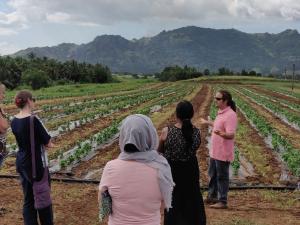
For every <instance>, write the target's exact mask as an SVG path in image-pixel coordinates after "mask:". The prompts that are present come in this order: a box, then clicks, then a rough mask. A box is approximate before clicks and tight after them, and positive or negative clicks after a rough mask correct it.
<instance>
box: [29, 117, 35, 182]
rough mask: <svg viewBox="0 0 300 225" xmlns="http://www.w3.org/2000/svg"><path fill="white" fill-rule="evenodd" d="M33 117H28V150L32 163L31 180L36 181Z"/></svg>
mask: <svg viewBox="0 0 300 225" xmlns="http://www.w3.org/2000/svg"><path fill="white" fill-rule="evenodd" d="M33 119H34V116H33V115H31V116H30V125H29V126H30V148H31V163H32V178H33V180H35V179H36V164H35V143H34V124H33Z"/></svg>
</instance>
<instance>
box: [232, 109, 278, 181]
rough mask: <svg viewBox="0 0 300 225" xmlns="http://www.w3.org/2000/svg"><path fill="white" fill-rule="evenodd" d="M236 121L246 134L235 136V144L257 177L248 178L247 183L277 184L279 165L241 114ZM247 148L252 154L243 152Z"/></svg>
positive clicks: (262, 140)
mask: <svg viewBox="0 0 300 225" xmlns="http://www.w3.org/2000/svg"><path fill="white" fill-rule="evenodd" d="M238 119H239V124H241V125H244V126H245V127H246V132H245V133H243V135H242V136H237V138H236V144H237V146H238V149H239V151H241V152H242V153H243V155H244V156H245V157H246V158H247V159H248V160H249V161H250V162H251V164H252V165H253V167H254V169H255V173H256V174H257V176H252V177H248V178H247V179H248V181H249V182H251V183H268V184H276V183H278V181H279V178H280V175H281V167H282V165H281V163H280V162H278V160H277V159H276V156H275V155H274V152H273V151H272V150H271V149H270V148H268V147H267V146H266V144H265V142H264V139H263V138H262V137H261V136H259V134H258V132H257V131H256V130H255V129H254V128H253V127H252V126H251V125H250V123H249V122H248V121H247V120H246V118H245V117H244V115H243V114H242V113H241V112H238ZM248 146H252V147H251V149H250V151H252V152H249V151H247V152H245V149H247V147H248Z"/></svg>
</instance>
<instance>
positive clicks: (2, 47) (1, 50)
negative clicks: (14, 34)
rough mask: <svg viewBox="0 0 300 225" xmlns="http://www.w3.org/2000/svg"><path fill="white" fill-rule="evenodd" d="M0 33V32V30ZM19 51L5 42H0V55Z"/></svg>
mask: <svg viewBox="0 0 300 225" xmlns="http://www.w3.org/2000/svg"><path fill="white" fill-rule="evenodd" d="M0 32H1V30H0ZM17 50H19V48H17V47H16V46H14V45H12V44H9V43H7V42H0V55H8V54H12V53H14V52H16V51H17Z"/></svg>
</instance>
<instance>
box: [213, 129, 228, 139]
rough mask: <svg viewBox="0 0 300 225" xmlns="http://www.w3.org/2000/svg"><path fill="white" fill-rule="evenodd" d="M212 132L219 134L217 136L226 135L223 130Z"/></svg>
mask: <svg viewBox="0 0 300 225" xmlns="http://www.w3.org/2000/svg"><path fill="white" fill-rule="evenodd" d="M214 133H215V134H216V135H219V136H221V137H223V138H224V137H225V135H226V133H225V132H224V131H220V130H215V131H214Z"/></svg>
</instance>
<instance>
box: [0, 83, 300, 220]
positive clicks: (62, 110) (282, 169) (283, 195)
mask: <svg viewBox="0 0 300 225" xmlns="http://www.w3.org/2000/svg"><path fill="white" fill-rule="evenodd" d="M220 88H222V89H223V88H224V89H228V90H230V91H231V93H232V94H233V98H234V100H235V101H236V103H237V106H238V112H237V113H238V120H239V127H238V131H237V135H236V150H235V156H236V157H235V161H234V162H233V163H232V166H231V174H230V177H231V186H232V187H235V188H236V187H240V186H252V187H253V186H262V185H263V186H266V187H271V186H276V187H287V186H288V187H295V186H296V185H297V183H298V182H299V181H300V178H299V177H300V141H299V140H300V96H299V93H300V85H299V83H298V84H296V85H295V87H294V90H293V92H291V89H290V83H289V82H287V81H278V80H274V79H267V78H249V77H222V78H219V77H213V78H210V79H208V78H200V79H196V80H187V81H180V82H172V83H168V82H165V83H161V82H157V81H155V80H151V79H124V78H122V79H121V82H120V83H112V84H104V85H94V84H93V85H91V86H89V85H72V86H59V87H52V88H49V89H45V90H43V91H42V90H40V91H37V92H36V96H37V97H38V99H39V101H38V102H37V104H36V112H37V115H38V116H39V117H40V118H41V119H42V120H43V122H44V124H45V126H46V127H47V128H48V130H49V132H50V133H51V135H52V137H53V142H54V144H55V145H56V147H55V148H53V149H51V150H49V152H48V157H49V160H50V170H51V172H52V173H53V174H52V178H55V177H56V178H68V179H80V180H92V181H99V180H100V178H101V174H102V169H103V167H104V166H105V164H106V162H107V161H109V160H111V159H114V158H116V157H117V156H118V154H119V149H118V126H119V124H120V122H121V120H122V119H123V118H125V117H126V116H127V115H129V114H132V113H142V114H145V115H149V116H150V117H151V118H152V120H153V122H154V125H155V126H156V128H157V130H158V133H160V131H161V129H162V128H163V127H165V126H167V125H169V124H172V123H174V121H175V115H174V110H175V106H176V104H177V102H178V101H180V100H183V99H187V100H190V101H191V102H192V103H193V105H194V109H195V115H194V118H193V122H194V124H195V125H196V126H197V127H199V128H200V129H201V137H202V144H201V146H200V148H199V150H198V153H197V157H198V160H199V162H200V174H201V186H203V187H205V186H206V185H207V181H208V177H207V170H208V146H209V142H210V140H209V139H210V138H209V137H210V134H209V132H210V131H209V130H208V127H206V126H202V125H200V118H201V117H203V118H207V116H210V117H211V118H214V117H215V116H216V107H215V105H214V103H213V102H214V101H213V96H214V92H215V91H217V90H218V89H220ZM14 94H15V92H11V93H10V92H9V93H8V94H7V99H8V100H7V102H6V105H5V110H6V112H8V113H9V114H10V115H13V114H14V113H16V112H17V110H16V108H15V107H14V105H12V104H11V103H10V102H11V101H12V98H13V96H14ZM9 101H10V102H9ZM8 148H9V150H10V152H11V153H10V156H9V157H8V158H7V159H6V161H5V163H4V165H3V167H2V168H1V169H0V175H5V176H10V175H16V172H15V153H14V152H15V151H16V144H15V140H14V137H13V135H12V134H11V133H9V134H8ZM20 189H21V188H20V187H19V184H18V182H17V179H12V178H4V176H2V177H0V199H1V202H0V224H1V225H2V224H5V225H15V224H16V225H18V224H22V213H21V206H22V203H21V202H22V195H21V190H20ZM96 192H97V184H94V183H65V182H63V181H54V182H53V196H54V211H55V221H56V224H59V225H60V224H67V225H69V224H70V225H71V224H84V225H86V224H99V223H97V193H96ZM205 194H206V193H205V192H204V195H205ZM206 210H207V215H208V224H215V225H219V224H220V225H221V224H245V225H247V224H249V225H250V224H251V225H252V224H259V225H260V224H278V225H279V224H291V225H292V224H293V225H294V224H300V222H299V221H300V191H274V190H233V191H231V192H230V196H229V209H228V210H225V211H222V213H221V212H219V211H214V210H213V209H209V208H207V209H206Z"/></svg>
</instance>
